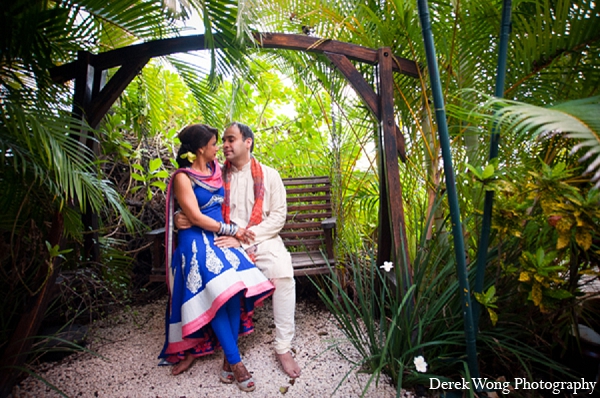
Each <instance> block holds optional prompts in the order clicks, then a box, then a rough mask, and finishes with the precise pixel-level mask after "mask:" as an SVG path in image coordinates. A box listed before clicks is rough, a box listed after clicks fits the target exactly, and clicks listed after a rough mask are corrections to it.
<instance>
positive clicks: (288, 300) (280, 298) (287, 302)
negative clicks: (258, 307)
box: [271, 278, 296, 354]
mask: <svg viewBox="0 0 600 398" xmlns="http://www.w3.org/2000/svg"><path fill="white" fill-rule="evenodd" d="M271 282H273V285H275V291H274V292H273V320H274V322H275V352H276V353H277V354H285V353H286V352H288V351H290V350H291V349H292V339H293V338H294V331H295V329H296V326H295V321H294V316H295V311H296V281H295V280H294V278H273V279H271Z"/></svg>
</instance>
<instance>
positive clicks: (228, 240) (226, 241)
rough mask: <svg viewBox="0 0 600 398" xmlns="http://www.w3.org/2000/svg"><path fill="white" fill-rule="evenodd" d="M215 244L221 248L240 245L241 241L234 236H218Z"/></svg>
mask: <svg viewBox="0 0 600 398" xmlns="http://www.w3.org/2000/svg"><path fill="white" fill-rule="evenodd" d="M215 245H216V246H217V247H219V248H221V249H225V248H231V247H240V246H241V243H240V241H239V240H237V239H236V238H235V237H233V236H217V237H216V238H215Z"/></svg>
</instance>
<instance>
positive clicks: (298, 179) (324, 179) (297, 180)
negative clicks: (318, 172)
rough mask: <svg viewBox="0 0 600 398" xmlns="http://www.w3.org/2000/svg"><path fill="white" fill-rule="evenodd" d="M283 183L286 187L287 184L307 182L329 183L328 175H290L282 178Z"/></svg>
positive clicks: (304, 183) (305, 183) (303, 183)
mask: <svg viewBox="0 0 600 398" xmlns="http://www.w3.org/2000/svg"><path fill="white" fill-rule="evenodd" d="M282 180H283V185H285V186H286V187H287V186H289V185H309V184H327V185H331V183H330V182H329V177H327V176H325V177H309V178H307V177H290V178H283V179H282Z"/></svg>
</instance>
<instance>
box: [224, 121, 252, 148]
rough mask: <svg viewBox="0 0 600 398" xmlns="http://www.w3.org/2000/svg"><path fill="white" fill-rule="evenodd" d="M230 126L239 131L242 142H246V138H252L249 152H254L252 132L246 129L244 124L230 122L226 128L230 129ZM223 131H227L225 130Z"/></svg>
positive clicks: (248, 128)
mask: <svg viewBox="0 0 600 398" xmlns="http://www.w3.org/2000/svg"><path fill="white" fill-rule="evenodd" d="M231 126H237V128H238V129H240V133H242V140H243V141H246V140H247V139H248V138H252V146H251V147H250V152H252V151H254V133H253V132H252V129H251V128H250V127H248V126H247V125H245V124H244V123H240V122H232V123H231V124H229V126H227V127H231ZM225 130H227V128H226V129H225Z"/></svg>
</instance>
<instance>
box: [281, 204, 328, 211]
mask: <svg viewBox="0 0 600 398" xmlns="http://www.w3.org/2000/svg"><path fill="white" fill-rule="evenodd" d="M309 210H331V205H330V204H325V205H306V206H288V213H291V212H295V211H309Z"/></svg>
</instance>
